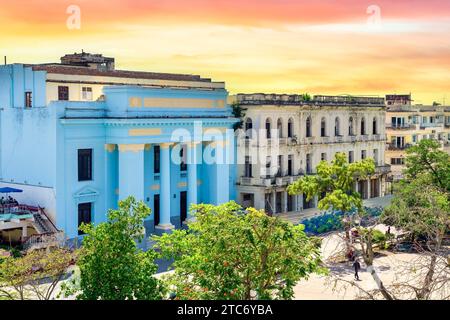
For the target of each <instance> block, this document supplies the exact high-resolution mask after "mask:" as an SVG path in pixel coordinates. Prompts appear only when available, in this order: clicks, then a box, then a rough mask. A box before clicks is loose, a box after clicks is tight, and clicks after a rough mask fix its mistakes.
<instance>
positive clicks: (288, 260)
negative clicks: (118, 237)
mask: <svg viewBox="0 0 450 320" xmlns="http://www.w3.org/2000/svg"><path fill="white" fill-rule="evenodd" d="M191 211H192V214H193V215H194V217H195V221H194V222H191V223H190V224H189V229H188V230H175V231H174V232H173V233H172V234H164V235H163V236H161V237H154V240H155V241H156V247H157V248H158V249H160V250H161V252H162V254H163V256H164V257H166V258H172V259H174V263H173V267H174V270H175V272H174V274H173V275H170V276H169V277H168V281H169V283H170V284H171V285H173V287H174V288H176V289H175V291H176V295H177V298H178V299H272V298H275V299H291V298H292V297H293V287H294V286H295V284H296V283H297V281H298V280H300V279H301V278H307V277H308V275H309V274H310V273H312V272H323V271H324V270H323V269H322V268H321V267H320V266H319V265H320V256H319V249H318V247H319V243H318V241H316V240H315V239H311V238H308V237H307V236H306V234H305V233H304V231H303V226H294V225H292V224H290V223H288V222H284V221H282V220H280V219H277V218H273V217H269V216H267V215H266V214H265V213H264V212H262V211H257V210H255V209H248V210H247V211H246V212H244V211H243V210H242V208H241V207H240V206H239V205H237V204H236V203H234V202H229V203H226V204H223V205H219V206H213V205H205V204H201V205H195V206H193V207H192V208H191Z"/></svg>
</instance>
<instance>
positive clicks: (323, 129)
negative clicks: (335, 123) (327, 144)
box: [320, 118, 327, 137]
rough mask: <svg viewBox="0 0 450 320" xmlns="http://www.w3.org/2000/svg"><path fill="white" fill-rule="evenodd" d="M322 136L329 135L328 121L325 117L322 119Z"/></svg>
mask: <svg viewBox="0 0 450 320" xmlns="http://www.w3.org/2000/svg"><path fill="white" fill-rule="evenodd" d="M320 136H321V137H326V136H327V122H326V120H325V118H322V120H320Z"/></svg>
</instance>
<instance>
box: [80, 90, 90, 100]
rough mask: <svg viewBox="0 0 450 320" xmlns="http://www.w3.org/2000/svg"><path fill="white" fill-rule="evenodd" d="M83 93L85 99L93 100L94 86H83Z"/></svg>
mask: <svg viewBox="0 0 450 320" xmlns="http://www.w3.org/2000/svg"><path fill="white" fill-rule="evenodd" d="M81 95H82V98H83V100H92V88H91V87H83V88H82V91H81Z"/></svg>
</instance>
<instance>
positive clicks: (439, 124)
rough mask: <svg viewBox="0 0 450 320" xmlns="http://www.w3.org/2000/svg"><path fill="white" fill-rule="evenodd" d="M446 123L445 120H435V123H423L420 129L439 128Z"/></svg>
mask: <svg viewBox="0 0 450 320" xmlns="http://www.w3.org/2000/svg"><path fill="white" fill-rule="evenodd" d="M443 125H444V123H443V122H435V123H421V124H420V129H426V128H439V127H442V126H443Z"/></svg>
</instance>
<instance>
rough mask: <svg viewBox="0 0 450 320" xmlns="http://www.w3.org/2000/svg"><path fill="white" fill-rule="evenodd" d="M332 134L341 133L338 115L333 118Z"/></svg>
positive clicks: (337, 134) (338, 134)
mask: <svg viewBox="0 0 450 320" xmlns="http://www.w3.org/2000/svg"><path fill="white" fill-rule="evenodd" d="M334 135H335V136H336V137H338V136H340V135H341V124H340V121H339V118H338V117H336V119H334Z"/></svg>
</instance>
